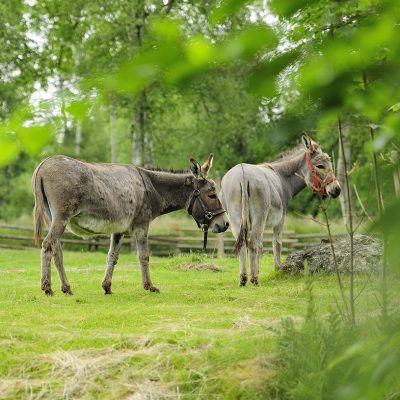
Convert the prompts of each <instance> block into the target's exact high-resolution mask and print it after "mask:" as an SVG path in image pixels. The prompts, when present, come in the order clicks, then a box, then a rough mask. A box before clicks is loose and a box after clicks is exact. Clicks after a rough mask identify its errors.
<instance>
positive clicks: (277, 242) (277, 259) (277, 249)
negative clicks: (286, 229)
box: [272, 218, 284, 270]
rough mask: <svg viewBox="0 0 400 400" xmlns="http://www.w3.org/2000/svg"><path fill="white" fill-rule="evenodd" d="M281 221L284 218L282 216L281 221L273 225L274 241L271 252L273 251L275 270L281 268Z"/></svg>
mask: <svg viewBox="0 0 400 400" xmlns="http://www.w3.org/2000/svg"><path fill="white" fill-rule="evenodd" d="M283 223H284V219H283V218H282V221H281V222H280V223H279V224H278V225H276V226H274V239H273V241H274V243H273V246H272V249H273V252H274V265H275V270H279V269H281V268H282V264H281V250H282V232H283Z"/></svg>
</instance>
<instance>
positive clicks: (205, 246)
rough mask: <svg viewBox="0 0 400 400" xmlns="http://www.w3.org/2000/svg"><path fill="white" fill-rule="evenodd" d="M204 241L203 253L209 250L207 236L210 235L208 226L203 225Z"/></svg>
mask: <svg viewBox="0 0 400 400" xmlns="http://www.w3.org/2000/svg"><path fill="white" fill-rule="evenodd" d="M203 232H204V240H203V252H206V250H207V235H208V225H206V224H204V225H203Z"/></svg>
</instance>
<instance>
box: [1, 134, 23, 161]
mask: <svg viewBox="0 0 400 400" xmlns="http://www.w3.org/2000/svg"><path fill="white" fill-rule="evenodd" d="M18 153H19V146H18V143H17V142H16V141H15V140H13V139H11V138H8V137H6V136H3V134H0V166H2V165H7V164H9V163H10V162H11V161H12V160H14V159H15V158H16V157H17V155H18Z"/></svg>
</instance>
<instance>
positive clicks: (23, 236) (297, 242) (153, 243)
mask: <svg viewBox="0 0 400 400" xmlns="http://www.w3.org/2000/svg"><path fill="white" fill-rule="evenodd" d="M326 237H327V235H326V234H322V233H305V234H297V233H296V232H295V231H293V230H285V231H284V232H283V238H282V253H286V254H287V253H291V252H293V251H295V250H299V249H304V248H308V247H311V246H313V245H316V244H318V243H320V242H321V239H324V238H326ZM61 242H62V245H63V247H64V248H67V249H71V250H82V249H87V250H89V251H93V250H102V251H106V250H107V249H108V246H109V237H108V236H105V235H99V236H96V237H94V238H91V239H80V238H77V237H76V236H73V235H72V234H69V233H65V234H64V235H63V237H62V239H61ZM131 242H132V240H131V239H130V238H129V237H128V236H127V237H124V239H123V242H122V246H123V247H122V248H123V251H124V250H125V251H129V250H132V249H131ZM149 244H150V251H151V253H152V254H153V255H157V256H168V255H175V254H180V253H187V252H190V251H201V249H202V246H203V232H202V231H201V230H199V229H180V230H179V231H177V232H176V234H175V235H172V234H165V235H150V236H149ZM263 244H264V251H272V231H268V230H266V231H265V232H264V237H263ZM33 247H34V239H33V228H32V227H27V226H15V225H6V224H0V248H14V249H25V248H33ZM207 253H209V254H215V255H217V254H218V255H225V256H233V255H235V240H234V238H233V236H232V233H231V232H230V231H227V232H225V233H223V234H218V235H216V234H213V233H211V232H210V233H209V236H208V249H207Z"/></svg>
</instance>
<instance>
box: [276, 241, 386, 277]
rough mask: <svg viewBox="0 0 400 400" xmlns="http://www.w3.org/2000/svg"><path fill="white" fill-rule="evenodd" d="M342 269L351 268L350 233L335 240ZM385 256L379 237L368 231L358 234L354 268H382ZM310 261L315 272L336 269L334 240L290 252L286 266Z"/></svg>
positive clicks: (297, 267) (290, 268)
mask: <svg viewBox="0 0 400 400" xmlns="http://www.w3.org/2000/svg"><path fill="white" fill-rule="evenodd" d="M333 245H334V249H335V254H336V259H337V262H338V267H339V271H341V272H349V271H350V240H349V237H348V236H346V237H340V238H337V239H336V240H335V241H334V243H333ZM382 260H383V245H382V242H381V241H380V240H379V239H377V238H372V237H370V236H366V235H355V236H354V272H357V273H360V272H361V273H365V272H367V273H371V272H373V273H377V272H379V271H380V270H381V267H382ZM305 261H307V263H308V270H309V272H310V273H311V274H313V273H315V272H328V273H330V272H335V265H334V261H333V256H332V249H331V244H330V243H321V244H319V245H317V246H313V247H310V248H308V249H306V250H302V251H297V252H295V253H292V254H289V255H288V257H287V259H286V261H285V263H284V264H283V266H282V269H283V270H284V271H287V272H300V271H303V270H304V262H305Z"/></svg>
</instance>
